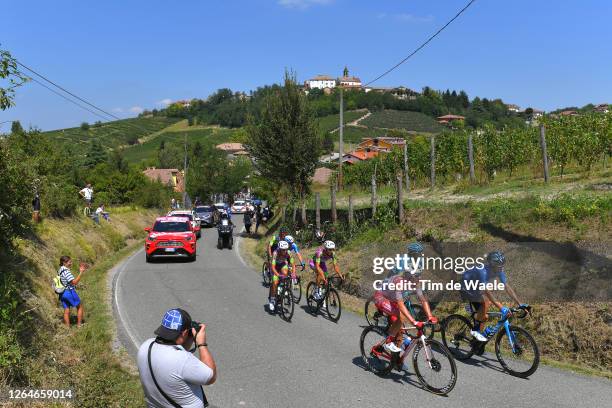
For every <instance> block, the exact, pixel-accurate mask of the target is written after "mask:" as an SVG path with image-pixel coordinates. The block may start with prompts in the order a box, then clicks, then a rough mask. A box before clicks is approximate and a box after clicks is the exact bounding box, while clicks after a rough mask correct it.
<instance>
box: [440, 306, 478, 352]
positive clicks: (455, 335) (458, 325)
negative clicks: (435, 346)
mask: <svg viewBox="0 0 612 408" xmlns="http://www.w3.org/2000/svg"><path fill="white" fill-rule="evenodd" d="M471 330H472V323H471V322H470V321H469V320H468V318H467V317H465V316H461V315H458V314H453V315H450V316H448V317H447V318H446V319H445V320H444V323H443V324H442V341H443V342H444V345H445V346H446V347H447V348H448V350H450V352H451V353H452V354H453V357H455V358H456V359H457V360H467V359H468V358H470V357H472V355H473V354H474V351H473V350H472V335H471V334H470V331H471Z"/></svg>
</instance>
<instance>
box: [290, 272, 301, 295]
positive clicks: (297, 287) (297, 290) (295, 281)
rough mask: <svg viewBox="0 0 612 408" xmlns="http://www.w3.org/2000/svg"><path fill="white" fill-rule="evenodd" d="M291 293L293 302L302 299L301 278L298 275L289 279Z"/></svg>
mask: <svg viewBox="0 0 612 408" xmlns="http://www.w3.org/2000/svg"><path fill="white" fill-rule="evenodd" d="M302 270H303V269H302ZM291 294H292V295H293V302H294V303H300V300H302V278H300V276H298V275H296V276H295V278H292V279H291Z"/></svg>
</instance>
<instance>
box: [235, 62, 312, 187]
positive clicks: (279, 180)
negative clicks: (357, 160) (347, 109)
mask: <svg viewBox="0 0 612 408" xmlns="http://www.w3.org/2000/svg"><path fill="white" fill-rule="evenodd" d="M260 117H261V119H260V120H259V122H257V123H254V122H253V121H251V123H249V126H248V128H247V134H248V135H247V141H246V149H247V150H248V151H249V153H250V154H251V156H252V157H253V159H254V160H255V167H256V168H257V170H259V172H260V173H261V175H262V176H263V177H265V178H268V179H269V180H272V181H274V182H276V184H277V185H278V186H281V187H284V188H285V193H287V192H289V191H291V192H294V193H297V195H303V194H304V193H306V192H307V191H308V188H309V180H310V178H311V177H312V175H313V174H314V170H315V167H316V165H317V163H318V161H319V154H320V152H321V147H322V140H321V135H320V134H319V129H318V126H317V123H316V121H315V120H314V117H313V115H312V112H311V110H310V109H309V107H308V104H307V101H306V98H305V96H304V94H303V93H302V92H301V90H300V89H299V88H298V86H297V83H296V78H295V74H293V73H290V72H285V79H284V85H283V87H280V88H279V89H278V90H276V91H275V92H273V93H272V94H271V95H269V96H267V97H266V99H265V103H264V104H263V108H262V110H261V112H260ZM282 198H284V199H288V198H289V197H287V196H285V197H282Z"/></svg>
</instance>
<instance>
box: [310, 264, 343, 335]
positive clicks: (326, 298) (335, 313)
mask: <svg viewBox="0 0 612 408" xmlns="http://www.w3.org/2000/svg"><path fill="white" fill-rule="evenodd" d="M336 280H340V282H342V279H341V278H340V277H339V276H332V277H329V278H327V283H326V284H325V285H324V287H323V288H321V292H322V296H321V298H320V299H318V300H317V299H315V298H314V291H315V289H316V287H317V283H316V282H315V281H310V282H308V286H307V287H306V303H307V304H308V308H309V309H310V312H311V313H312V314H313V315H316V314H318V313H319V310H321V307H325V309H326V311H327V317H328V318H329V320H331V321H332V322H334V323H336V322H338V320H340V315H341V314H342V303H341V301H340V295H339V294H338V291H337V290H336V289H334V287H333V285H332V281H334V282H335V281H336ZM336 286H339V284H336Z"/></svg>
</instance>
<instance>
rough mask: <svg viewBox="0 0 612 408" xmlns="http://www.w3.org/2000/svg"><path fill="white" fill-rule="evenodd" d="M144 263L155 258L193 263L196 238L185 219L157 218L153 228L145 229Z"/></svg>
mask: <svg viewBox="0 0 612 408" xmlns="http://www.w3.org/2000/svg"><path fill="white" fill-rule="evenodd" d="M145 231H147V232H148V234H149V235H148V236H147V238H146V239H145V252H146V261H147V262H151V260H152V259H153V258H157V257H180V258H187V259H189V260H190V261H195V258H196V250H197V238H196V234H195V231H194V229H193V225H192V222H191V220H189V218H187V217H159V218H157V219H156V220H155V223H154V224H153V227H147V228H145Z"/></svg>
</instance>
